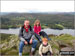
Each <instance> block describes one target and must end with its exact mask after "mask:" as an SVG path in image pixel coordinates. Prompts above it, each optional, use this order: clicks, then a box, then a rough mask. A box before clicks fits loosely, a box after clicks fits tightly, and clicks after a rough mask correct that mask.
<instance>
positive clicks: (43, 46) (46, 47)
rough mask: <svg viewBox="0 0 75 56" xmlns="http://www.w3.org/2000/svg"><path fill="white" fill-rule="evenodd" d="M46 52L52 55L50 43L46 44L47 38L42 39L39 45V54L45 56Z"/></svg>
mask: <svg viewBox="0 0 75 56" xmlns="http://www.w3.org/2000/svg"><path fill="white" fill-rule="evenodd" d="M48 53H49V54H50V55H52V48H51V46H50V44H48V40H47V38H43V39H42V44H41V45H40V47H39V54H40V56H47V55H48Z"/></svg>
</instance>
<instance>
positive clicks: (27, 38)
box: [19, 20, 37, 56]
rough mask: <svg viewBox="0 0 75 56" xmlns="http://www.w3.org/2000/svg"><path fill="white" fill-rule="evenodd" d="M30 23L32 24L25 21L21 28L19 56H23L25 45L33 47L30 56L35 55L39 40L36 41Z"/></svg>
mask: <svg viewBox="0 0 75 56" xmlns="http://www.w3.org/2000/svg"><path fill="white" fill-rule="evenodd" d="M29 23H30V21H29V20H25V21H24V25H23V26H22V27H21V29H20V32H19V39H20V44H19V56H22V52H23V47H24V46H25V45H30V44H31V45H32V49H31V52H30V56H32V55H33V53H34V51H35V48H36V46H37V40H35V36H34V34H33V30H32V27H31V26H30V25H29Z"/></svg>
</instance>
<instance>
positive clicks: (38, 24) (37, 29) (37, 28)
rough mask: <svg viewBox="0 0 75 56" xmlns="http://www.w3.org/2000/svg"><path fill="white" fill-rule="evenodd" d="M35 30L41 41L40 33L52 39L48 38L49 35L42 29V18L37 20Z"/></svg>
mask: <svg viewBox="0 0 75 56" xmlns="http://www.w3.org/2000/svg"><path fill="white" fill-rule="evenodd" d="M34 32H35V36H36V37H37V38H38V39H39V40H40V41H41V38H40V35H41V36H43V37H46V38H47V39H48V40H50V39H49V38H48V35H47V34H46V33H45V32H44V31H41V24H40V20H38V19H37V20H36V21H35V23H34Z"/></svg>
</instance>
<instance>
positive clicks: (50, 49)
mask: <svg viewBox="0 0 75 56" xmlns="http://www.w3.org/2000/svg"><path fill="white" fill-rule="evenodd" d="M49 51H50V52H51V54H52V53H53V52H52V48H51V46H50V45H49Z"/></svg>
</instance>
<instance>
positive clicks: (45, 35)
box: [35, 31, 51, 41]
mask: <svg viewBox="0 0 75 56" xmlns="http://www.w3.org/2000/svg"><path fill="white" fill-rule="evenodd" d="M39 34H40V36H43V37H46V38H47V39H48V40H51V39H50V38H49V37H48V35H47V34H46V33H45V32H44V31H41V32H40V33H39ZM40 36H39V35H38V34H36V33H35V37H37V39H39V40H40V41H41V37H40Z"/></svg>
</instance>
